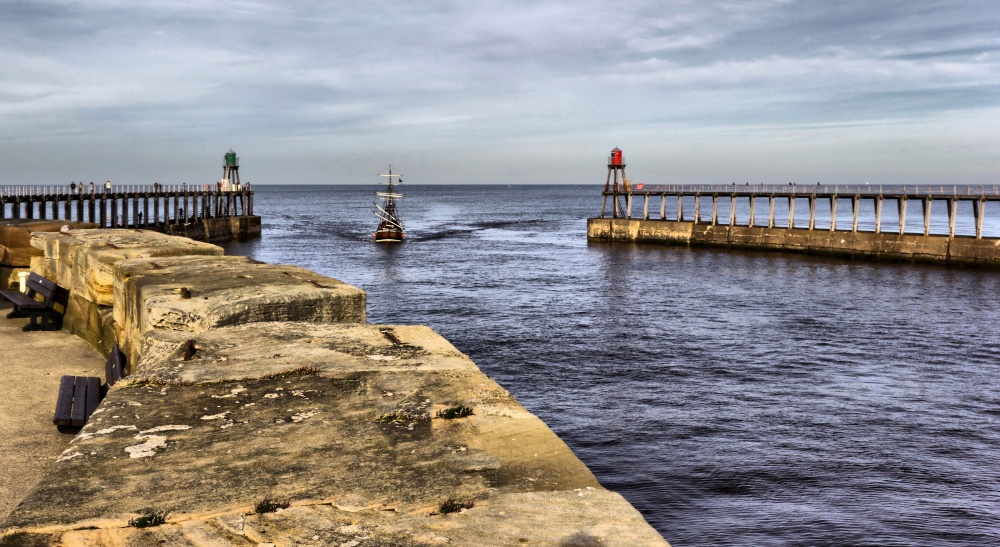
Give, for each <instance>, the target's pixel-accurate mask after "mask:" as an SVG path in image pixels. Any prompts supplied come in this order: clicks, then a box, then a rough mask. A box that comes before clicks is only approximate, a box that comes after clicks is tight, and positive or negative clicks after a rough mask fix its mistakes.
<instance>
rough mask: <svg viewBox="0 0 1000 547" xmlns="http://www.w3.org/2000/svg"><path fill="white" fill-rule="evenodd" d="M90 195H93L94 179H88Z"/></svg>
mask: <svg viewBox="0 0 1000 547" xmlns="http://www.w3.org/2000/svg"><path fill="white" fill-rule="evenodd" d="M90 195H94V181H90Z"/></svg>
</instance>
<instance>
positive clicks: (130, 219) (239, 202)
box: [0, 185, 254, 228]
mask: <svg viewBox="0 0 1000 547" xmlns="http://www.w3.org/2000/svg"><path fill="white" fill-rule="evenodd" d="M253 197H254V194H253V191H251V190H248V189H246V187H243V188H241V189H240V190H223V189H219V188H211V187H209V188H198V187H194V186H185V185H132V186H125V187H118V188H114V189H112V190H110V191H105V189H104V188H103V187H98V188H96V189H95V190H89V189H87V190H84V189H83V187H82V185H81V188H78V189H76V191H71V190H70V188H69V187H68V186H0V220H10V219H14V220H18V219H39V220H44V219H51V220H67V221H76V222H91V223H95V224H97V225H98V226H99V227H102V228H155V227H158V226H164V225H171V224H187V223H191V222H197V221H202V220H207V219H215V218H227V217H249V216H253Z"/></svg>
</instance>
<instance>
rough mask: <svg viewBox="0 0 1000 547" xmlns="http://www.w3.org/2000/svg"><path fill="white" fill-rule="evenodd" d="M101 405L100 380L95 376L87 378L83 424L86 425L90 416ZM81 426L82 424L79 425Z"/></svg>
mask: <svg viewBox="0 0 1000 547" xmlns="http://www.w3.org/2000/svg"><path fill="white" fill-rule="evenodd" d="M99 404H101V379H100V378H98V377H96V376H90V377H88V378H87V398H86V401H85V405H86V406H85V407H84V410H83V423H87V420H89V419H90V415H91V414H93V413H94V411H95V410H97V405H99ZM80 425H83V424H80Z"/></svg>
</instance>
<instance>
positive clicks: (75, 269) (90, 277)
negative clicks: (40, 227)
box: [31, 229, 223, 306]
mask: <svg viewBox="0 0 1000 547" xmlns="http://www.w3.org/2000/svg"><path fill="white" fill-rule="evenodd" d="M31 245H32V247H34V248H36V249H38V250H40V251H42V253H43V256H42V257H41V260H33V261H32V269H33V271H36V272H37V273H39V274H40V275H43V276H45V277H47V278H49V279H51V280H53V281H55V282H56V283H57V284H58V285H59V286H61V287H63V288H65V289H67V290H69V291H70V292H71V293H75V294H79V295H81V296H83V297H84V298H86V299H88V300H90V301H91V302H94V303H95V304H98V305H100V306H110V305H111V304H112V301H113V298H112V285H113V283H114V278H113V276H112V275H113V267H114V265H115V263H116V262H119V261H121V260H126V259H130V258H143V257H165V256H184V255H213V256H218V255H222V253H223V250H222V247H219V246H217V245H212V244H210V243H201V242H198V241H192V240H190V239H187V238H183V237H175V236H168V235H165V234H160V233H157V232H152V231H149V230H132V229H117V230H112V229H98V230H70V231H69V232H65V233H36V234H35V235H34V236H33V237H32V239H31Z"/></svg>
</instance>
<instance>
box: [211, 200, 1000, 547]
mask: <svg viewBox="0 0 1000 547" xmlns="http://www.w3.org/2000/svg"><path fill="white" fill-rule="evenodd" d="M254 190H255V191H256V196H255V208H256V211H255V212H256V213H257V214H259V215H260V216H261V217H262V218H263V234H262V237H261V238H260V239H259V240H254V241H248V242H242V243H234V244H231V245H228V246H227V252H228V253H230V254H245V255H248V256H251V257H253V258H256V259H258V260H262V261H266V262H270V263H284V264H294V265H298V266H303V267H305V268H309V269H311V270H314V271H316V272H319V273H321V274H324V275H328V276H330V277H334V278H337V279H340V280H343V281H345V282H347V283H350V284H353V285H356V286H358V287H361V288H363V289H365V290H366V291H367V293H368V319H369V321H370V322H373V323H416V324H426V325H429V326H430V327H431V328H433V329H434V330H436V331H437V332H439V333H441V334H442V335H443V336H444V337H446V338H447V339H448V340H449V341H451V342H452V343H453V344H454V345H455V346H456V347H457V348H458V349H459V350H461V351H463V352H465V353H467V354H468V355H469V356H470V357H471V358H472V359H473V360H474V361H475V362H476V364H477V365H478V366H479V368H481V369H482V370H483V371H484V372H485V373H486V374H488V375H490V376H491V377H493V378H494V379H496V380H497V381H498V382H499V383H500V384H501V385H503V386H504V387H505V388H507V389H508V390H509V391H510V392H511V393H512V394H513V395H514V396H515V397H517V399H518V400H519V401H520V402H521V403H522V404H523V405H524V406H525V407H526V408H527V409H528V410H530V411H531V412H533V413H534V414H536V415H537V416H539V417H540V418H541V419H542V420H544V421H545V423H547V424H548V425H549V426H550V427H551V428H552V429H553V430H554V431H555V432H556V433H557V434H558V435H559V436H560V437H561V438H562V439H563V440H564V441H565V442H566V443H567V444H568V445H569V446H570V448H572V450H573V451H574V453H575V454H576V455H577V456H578V457H579V458H580V459H581V460H583V461H584V462H585V463H586V464H587V465H588V466H589V467H590V469H591V470H592V471H593V472H594V474H595V475H596V476H597V478H598V480H599V481H600V482H601V484H603V485H604V486H605V487H607V488H608V489H611V490H614V491H617V492H619V493H621V494H622V495H624V496H625V497H626V498H627V499H628V500H629V501H630V502H631V503H632V505H634V506H635V507H636V508H637V509H638V510H639V511H641V512H642V514H643V516H644V517H645V518H646V520H647V521H649V523H650V524H651V525H653V526H654V527H655V528H656V529H657V530H659V531H660V533H661V534H663V536H664V537H665V538H666V539H667V540H668V541H670V542H672V543H673V544H675V545H678V546H684V545H749V544H764V545H786V544H787V545H804V544H810V545H836V544H839V545H847V544H851V545H860V544H873V545H874V544H878V545H963V544H964V545H989V544H993V545H996V544H1000V479H998V476H1000V475H998V470H1000V350H998V344H1000V304H998V298H1000V273H998V272H990V271H974V270H953V269H946V268H944V267H936V266H922V265H912V264H898V263H871V262H852V261H845V260H834V259H827V258H817V257H809V256H802V255H788V254H780V253H765V252H738V251H728V250H722V249H688V248H683V247H667V246H655V245H634V244H605V243H588V242H587V236H586V218H587V217H592V216H597V214H599V212H600V210H601V195H600V188H599V187H596V186H583V187H579V186H530V185H511V186H506V185H504V186H477V185H469V186H413V185H408V186H406V187H404V189H403V190H404V192H405V193H406V194H407V197H406V198H405V199H404V200H403V202H402V203H401V216H402V219H403V221H404V223H405V226H406V231H407V241H406V242H405V243H402V244H388V243H380V244H376V243H374V242H373V241H372V240H371V233H372V231H373V229H374V227H375V224H376V221H375V218H374V216H373V215H372V213H371V209H372V201H373V199H374V196H373V194H372V192H373V191H374V187H366V186H255V188H254ZM640 203H641V202H640ZM653 205H655V208H656V209H657V210H656V211H655V213H654V216H657V215H658V213H659V211H658V203H656V202H655V201H654V202H653ZM651 207H652V206H651ZM685 207H686V211H692V210H693V207H692V204H688V205H686V206H685ZM703 209H704V205H703ZM640 210H641V209H640ZM992 212H993V211H992V210H989V209H988V211H987V235H990V234H992V235H996V233H1000V223H998V222H994V221H992V220H991V219H990V216H989V215H990V214H991V213H992ZM940 214H943V211H941V213H939V214H938V215H940ZM758 216H759V214H758ZM797 216H798V215H797ZM965 216H969V218H968V219H965V218H964V216H962V217H960V223H959V229H960V233H961V231H962V230H965V231H969V230H971V229H972V228H971V227H972V219H971V214H970V215H965ZM996 216H997V215H994V217H996ZM838 217H839V215H838ZM726 218H728V216H727V217H726ZM745 218H746V216H742V217H741V219H745ZM944 218H945V220H944V221H942V219H941V217H940V216H936V217H935V220H934V222H935V223H936V224H937V225H941V224H942V222H946V217H944ZM998 220H1000V219H998ZM744 221H745V220H744ZM910 222H911V223H917V222H916V221H910ZM864 226H865V223H864V220H863V221H862V229H864ZM909 227H910V224H909V223H908V225H907V228H908V231H909ZM921 228H922V226H921Z"/></svg>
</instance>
